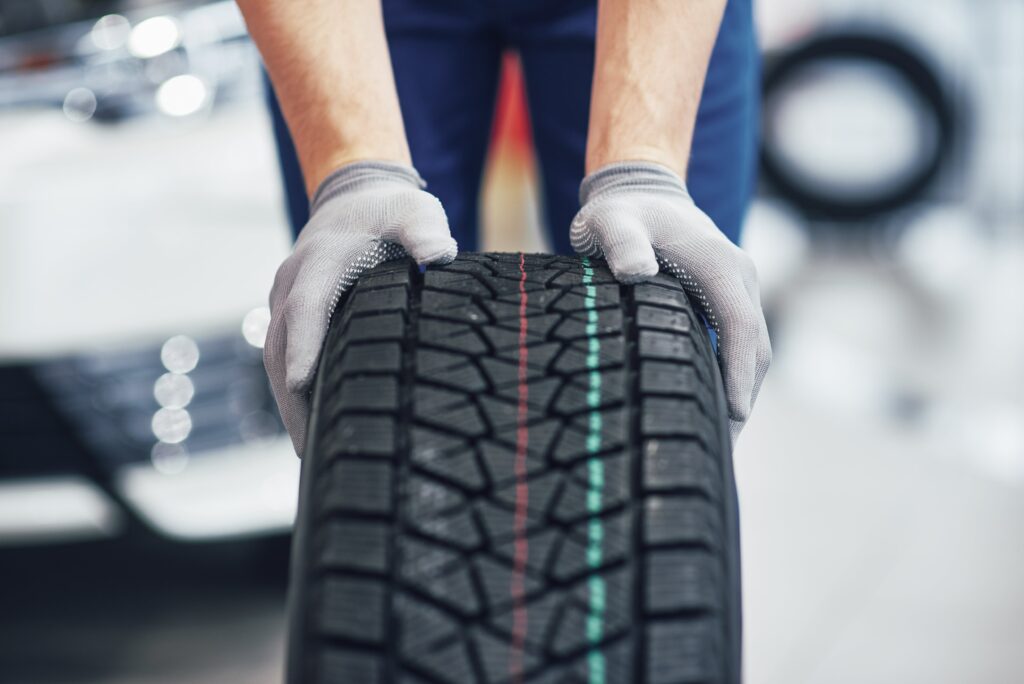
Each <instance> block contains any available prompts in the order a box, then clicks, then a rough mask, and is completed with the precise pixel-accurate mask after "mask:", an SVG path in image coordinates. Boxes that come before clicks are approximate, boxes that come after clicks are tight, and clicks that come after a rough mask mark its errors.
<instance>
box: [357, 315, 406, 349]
mask: <svg viewBox="0 0 1024 684" xmlns="http://www.w3.org/2000/svg"><path fill="white" fill-rule="evenodd" d="M344 331H345V337H347V338H348V340H349V342H367V341H370V340H373V341H376V342H401V341H402V338H403V337H404V336H405V314H402V313H385V314H379V315H376V316H363V317H360V318H350V319H348V321H347V323H346V325H345V327H344Z"/></svg>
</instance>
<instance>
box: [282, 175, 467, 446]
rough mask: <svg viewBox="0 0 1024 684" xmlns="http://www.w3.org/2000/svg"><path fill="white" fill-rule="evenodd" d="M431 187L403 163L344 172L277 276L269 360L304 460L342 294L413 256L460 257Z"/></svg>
mask: <svg viewBox="0 0 1024 684" xmlns="http://www.w3.org/2000/svg"><path fill="white" fill-rule="evenodd" d="M425 185H426V184H425V183H424V182H423V179H421V178H420V176H419V174H418V173H416V170H415V169H413V168H412V167H409V166H404V165H402V164H394V163H390V162H376V161H366V162H356V163H353V164H349V165H348V166H344V167H342V168H341V169H338V170H337V171H335V172H334V173H332V174H331V175H330V176H328V177H327V178H326V180H324V182H323V183H321V184H320V187H319V188H318V189H317V191H316V193H315V194H314V195H313V201H312V203H311V205H310V218H309V223H307V224H306V226H305V228H303V229H302V232H301V233H300V234H299V239H298V240H297V241H296V243H295V249H294V251H293V252H292V254H291V256H289V257H288V258H287V259H285V261H284V263H283V264H281V267H280V268H279V269H278V271H277V276H276V277H275V278H274V288H273V289H272V290H271V292H270V328H269V330H268V331H267V341H266V344H265V345H264V348H263V361H264V364H265V365H266V367H267V374H268V375H269V376H270V384H271V387H272V388H273V390H274V397H275V398H276V399H277V406H278V409H279V410H280V411H281V418H282V419H283V420H284V426H285V428H287V430H288V434H289V435H291V438H292V444H294V445H295V451H296V453H298V454H299V455H300V456H301V455H302V450H303V448H304V446H305V443H306V423H307V421H308V418H309V402H310V396H309V395H310V385H311V384H312V382H313V376H314V374H315V373H316V366H317V360H318V358H319V356H320V348H321V346H322V345H323V342H324V337H325V336H326V335H327V326H328V324H329V323H330V320H331V314H333V313H334V308H335V307H336V306H337V304H338V300H339V298H340V297H341V293H342V292H343V291H345V290H346V289H347V288H349V287H350V286H351V285H352V283H354V282H355V281H356V279H357V278H358V277H359V276H360V275H361V274H362V273H363V271H366V270H367V269H370V268H373V267H374V266H376V265H377V264H379V263H381V262H382V261H388V260H390V259H397V258H399V257H402V256H405V255H406V254H407V253H408V254H409V255H411V256H412V258H413V259H415V260H416V261H417V262H418V263H420V264H431V263H448V262H450V261H451V260H452V259H454V258H455V254H456V251H457V249H458V247H457V245H456V244H455V240H454V239H452V236H451V232H450V231H449V229H448V218H447V217H446V216H445V213H444V209H443V208H442V207H441V202H440V201H438V199H437V198H436V197H434V196H433V195H431V194H430V193H428V192H425V191H424V190H423V188H424V187H425Z"/></svg>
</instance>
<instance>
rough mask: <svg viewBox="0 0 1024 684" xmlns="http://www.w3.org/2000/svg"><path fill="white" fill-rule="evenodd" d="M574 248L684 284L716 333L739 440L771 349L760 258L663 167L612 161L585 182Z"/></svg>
mask: <svg viewBox="0 0 1024 684" xmlns="http://www.w3.org/2000/svg"><path fill="white" fill-rule="evenodd" d="M580 206H582V209H580V212H579V213H578V214H577V215H576V218H575V219H574V220H573V222H572V232H571V240H572V246H573V248H575V249H576V251H577V252H579V253H580V254H582V255H585V256H600V255H602V254H603V255H604V257H605V258H606V259H607V260H608V266H609V267H610V268H611V270H612V273H613V274H614V275H615V277H616V279H618V280H619V281H621V282H624V283H635V282H639V281H642V280H647V279H649V278H651V277H652V276H654V275H655V274H656V273H658V270H659V269H658V267H659V264H660V265H661V267H662V268H664V269H665V270H666V271H668V272H670V273H672V274H673V275H675V276H676V277H677V278H679V279H680V280H681V281H682V283H683V288H684V289H685V290H686V292H687V293H689V295H690V296H691V298H692V299H693V300H694V301H695V302H696V304H697V305H698V306H699V307H700V308H701V309H702V313H703V314H704V316H705V318H706V319H707V321H708V323H709V324H710V325H711V327H712V328H714V330H715V332H716V333H717V334H718V355H719V358H720V363H721V366H722V374H723V379H724V381H725V395H726V403H727V406H728V410H729V419H730V431H731V433H732V438H733V440H735V439H736V437H737V435H739V432H740V430H741V429H742V428H743V425H744V423H746V421H747V418H749V417H750V411H751V408H752V407H753V404H754V401H755V400H756V399H757V393H758V391H759V390H760V388H761V380H762V379H763V378H764V374H765V372H766V371H767V370H768V366H769V365H770V364H771V358H772V349H771V343H770V341H769V339H768V328H767V326H766V325H765V321H764V314H763V313H762V311H761V297H760V294H759V292H758V286H757V272H756V270H755V268H754V263H753V262H752V261H751V260H750V257H748V256H747V255H746V254H745V253H744V252H743V251H742V250H740V249H739V248H738V247H736V246H735V245H734V244H732V243H731V242H730V241H729V240H728V239H727V238H726V237H725V236H724V235H722V233H721V232H720V231H719V230H718V228H716V227H715V224H714V222H712V220H711V218H710V217H708V215H707V214H705V213H704V212H703V211H701V210H700V209H698V208H697V205H696V204H694V203H693V200H692V199H691V198H690V195H689V193H688V192H687V191H686V186H685V185H684V184H683V181H682V179H680V178H679V176H677V175H676V174H675V173H673V172H672V171H670V170H669V169H668V168H666V167H664V166H661V165H659V164H650V163H644V162H626V163H621V164H611V165H609V166H605V167H604V168H601V169H599V170H598V171H596V172H594V173H592V174H590V175H589V176H587V177H586V178H585V179H584V180H583V184H582V185H581V186H580Z"/></svg>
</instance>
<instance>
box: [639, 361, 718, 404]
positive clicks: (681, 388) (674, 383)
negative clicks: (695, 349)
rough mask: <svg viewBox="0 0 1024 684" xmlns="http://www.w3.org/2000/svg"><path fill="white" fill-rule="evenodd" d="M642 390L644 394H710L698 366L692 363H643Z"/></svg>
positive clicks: (641, 372) (641, 366)
mask: <svg viewBox="0 0 1024 684" xmlns="http://www.w3.org/2000/svg"><path fill="white" fill-rule="evenodd" d="M640 390H641V392H643V393H644V394H679V395H691V396H692V395H694V394H696V393H700V394H703V393H705V392H707V393H710V390H709V388H707V387H706V386H705V385H704V378H703V377H702V376H701V374H700V372H699V371H698V370H697V366H696V365H695V364H693V363H690V362H685V361H684V362H681V363H680V362H671V361H642V362H641V363H640Z"/></svg>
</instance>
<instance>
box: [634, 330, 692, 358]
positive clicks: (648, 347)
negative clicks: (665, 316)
mask: <svg viewBox="0 0 1024 684" xmlns="http://www.w3.org/2000/svg"><path fill="white" fill-rule="evenodd" d="M640 355H641V356H643V357H645V358H649V359H672V360H675V361H682V360H684V359H692V358H694V357H695V356H696V355H697V347H696V346H695V345H694V344H693V340H692V339H691V338H690V336H689V335H685V334H681V333H673V332H662V331H660V330H641V331H640Z"/></svg>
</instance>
